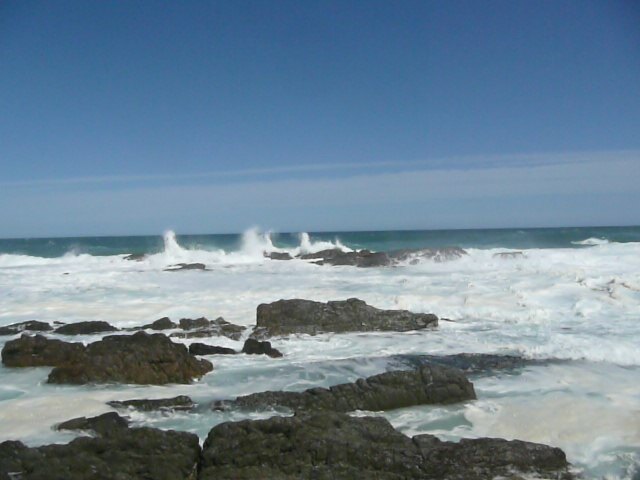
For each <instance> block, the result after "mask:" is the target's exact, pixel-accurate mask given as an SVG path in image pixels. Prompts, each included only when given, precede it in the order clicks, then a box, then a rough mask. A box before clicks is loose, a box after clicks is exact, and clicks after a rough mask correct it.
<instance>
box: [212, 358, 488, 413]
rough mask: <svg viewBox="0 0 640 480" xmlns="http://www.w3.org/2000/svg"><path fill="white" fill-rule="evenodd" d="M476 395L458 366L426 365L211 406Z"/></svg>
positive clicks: (363, 405) (362, 403)
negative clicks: (330, 384) (348, 381)
mask: <svg viewBox="0 0 640 480" xmlns="http://www.w3.org/2000/svg"><path fill="white" fill-rule="evenodd" d="M475 399H476V393H475V390H474V388H473V384H472V383H471V382H470V381H469V380H468V379H467V377H466V376H465V375H464V373H462V372H461V371H460V370H457V369H455V368H450V367H441V366H438V365H426V366H423V367H421V368H418V369H416V370H400V371H395V372H385V373H381V374H379V375H374V376H371V377H368V378H361V379H358V380H357V381H355V382H354V383H343V384H340V385H334V386H333V387H330V388H321V387H316V388H310V389H308V390H305V391H304V392H283V391H269V392H259V393H253V394H250V395H244V396H241V397H238V398H236V399H235V400H231V401H228V400H227V401H224V400H223V401H218V402H215V403H214V404H213V405H212V408H213V409H214V410H226V409H228V408H229V407H237V408H240V409H254V410H260V409H266V408H271V407H285V408H290V409H291V410H294V411H307V410H329V411H336V412H351V411H355V410H369V411H382V410H394V409H397V408H406V407H412V406H414V405H430V404H440V405H444V404H450V403H456V402H463V401H465V400H475Z"/></svg>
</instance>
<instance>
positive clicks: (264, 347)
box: [242, 338, 283, 358]
mask: <svg viewBox="0 0 640 480" xmlns="http://www.w3.org/2000/svg"><path fill="white" fill-rule="evenodd" d="M242 353H246V354H249V355H269V356H270V357H271V358H279V357H282V356H283V355H282V352H280V350H278V349H276V348H273V347H272V346H271V342H267V341H263V342H261V341H259V340H255V339H253V338H248V339H247V340H246V341H245V342H244V346H243V347H242Z"/></svg>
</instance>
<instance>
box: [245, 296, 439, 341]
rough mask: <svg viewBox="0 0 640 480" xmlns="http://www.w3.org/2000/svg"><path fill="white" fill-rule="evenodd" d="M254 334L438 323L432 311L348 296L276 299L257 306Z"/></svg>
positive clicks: (405, 328) (419, 326)
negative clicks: (332, 299)
mask: <svg viewBox="0 0 640 480" xmlns="http://www.w3.org/2000/svg"><path fill="white" fill-rule="evenodd" d="M256 323H257V325H256V329H255V330H254V336H267V337H268V336H275V335H289V334H292V333H306V334H310V335H315V334H318V333H323V332H336V333H340V332H370V331H377V330H381V331H396V332H406V331H410V330H421V329H425V328H428V327H435V326H437V325H438V317H436V316H435V315H433V314H431V313H412V312H409V311H407V310H380V309H378V308H375V307H372V306H370V305H367V304H366V303H365V302H363V301H362V300H358V299H357V298H350V299H348V300H343V301H335V302H328V303H321V302H313V301H311V300H299V299H295V300H278V301H277V302H273V303H268V304H262V305H259V306H258V309H257V322H256Z"/></svg>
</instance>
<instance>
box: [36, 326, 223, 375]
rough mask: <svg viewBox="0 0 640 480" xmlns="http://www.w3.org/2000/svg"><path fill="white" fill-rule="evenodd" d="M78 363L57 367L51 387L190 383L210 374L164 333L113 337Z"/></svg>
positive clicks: (90, 347)
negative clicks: (64, 385)
mask: <svg viewBox="0 0 640 480" xmlns="http://www.w3.org/2000/svg"><path fill="white" fill-rule="evenodd" d="M77 360H78V361H76V362H71V363H70V362H67V363H65V364H63V365H60V366H57V367H56V368H54V369H53V370H52V371H51V373H50V374H49V379H48V382H49V383H71V384H85V383H110V382H118V383H138V384H153V385H163V384H166V383H189V382H191V380H193V379H194V378H199V377H201V376H203V375H204V374H206V373H207V372H210V371H211V370H212V369H213V366H212V365H211V363H210V362H208V361H207V360H202V359H197V358H196V357H194V356H193V355H190V354H189V352H188V350H187V347H185V346H184V345H180V344H176V343H173V342H172V341H171V340H169V338H167V337H166V336H165V335H162V334H160V333H156V334H153V335H149V334H148V333H145V332H138V333H136V334H134V335H111V336H108V337H105V338H103V339H102V340H100V341H99V342H94V343H92V344H90V345H88V346H87V347H86V349H85V350H84V352H83V354H82V356H80V357H79V358H78V359H77Z"/></svg>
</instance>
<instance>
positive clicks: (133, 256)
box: [122, 253, 147, 262]
mask: <svg viewBox="0 0 640 480" xmlns="http://www.w3.org/2000/svg"><path fill="white" fill-rule="evenodd" d="M145 258H147V254H146V253H130V254H129V255H125V256H124V257H122V259H123V260H129V261H131V262H141V261H142V260H144V259H145Z"/></svg>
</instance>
